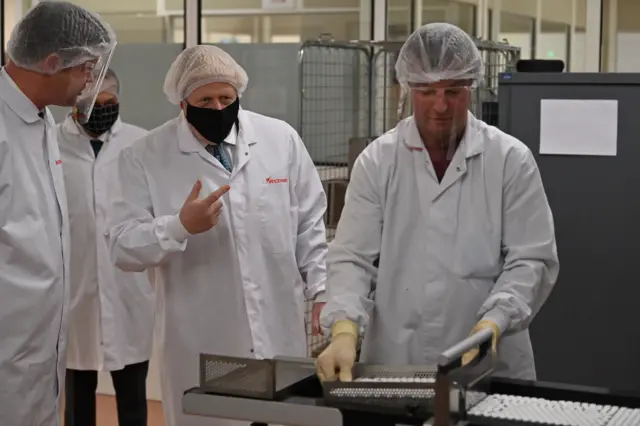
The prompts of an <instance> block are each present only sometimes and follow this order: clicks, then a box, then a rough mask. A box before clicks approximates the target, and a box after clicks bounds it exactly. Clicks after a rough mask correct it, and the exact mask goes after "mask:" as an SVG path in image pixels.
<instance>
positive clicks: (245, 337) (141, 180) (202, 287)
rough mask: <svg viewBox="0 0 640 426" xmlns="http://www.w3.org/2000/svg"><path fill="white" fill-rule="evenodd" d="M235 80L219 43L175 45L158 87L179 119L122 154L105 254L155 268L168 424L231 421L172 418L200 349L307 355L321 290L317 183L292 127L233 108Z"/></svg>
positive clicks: (240, 84)
mask: <svg viewBox="0 0 640 426" xmlns="http://www.w3.org/2000/svg"><path fill="white" fill-rule="evenodd" d="M247 83H248V77H247V74H246V73H245V71H244V70H243V69H242V68H241V67H240V66H239V65H238V64H237V63H236V62H235V61H234V60H233V58H231V57H230V56H229V55H228V54H227V53H225V52H224V51H222V50H221V49H219V48H217V47H215V46H195V47H191V48H188V49H185V50H184V51H183V52H182V53H181V54H180V56H178V58H177V59H176V61H175V62H174V63H173V64H172V66H171V68H170V70H169V72H168V74H167V78H166V80H165V86H164V90H165V93H166V94H167V97H168V98H169V100H170V101H171V102H172V103H175V104H179V105H180V106H181V109H182V112H181V114H180V115H179V116H178V117H177V118H175V119H173V120H171V121H169V122H167V123H165V124H164V125H162V126H160V127H159V128H157V129H154V130H152V131H151V132H150V133H149V135H148V136H146V137H145V138H143V139H142V140H140V141H138V142H137V143H136V144H134V145H133V146H131V147H128V148H126V149H125V150H123V152H122V153H121V154H120V167H119V178H120V179H121V181H122V182H123V183H122V185H119V188H121V190H122V194H121V197H114V208H113V210H112V212H113V219H112V221H111V222H112V223H113V227H112V228H111V230H110V248H111V255H112V257H113V260H114V261H115V263H116V265H117V266H118V267H120V268H122V269H123V270H125V271H143V270H145V269H147V268H149V267H156V269H155V270H156V283H157V287H156V291H157V297H158V298H159V301H158V306H159V309H158V310H157V319H156V320H157V321H158V330H159V336H158V337H159V341H158V345H159V347H160V350H161V368H162V373H161V377H162V379H161V380H162V402H163V407H164V411H165V418H166V423H167V426H200V425H203V426H204V425H206V426H226V425H235V424H242V423H237V422H233V421H228V420H211V419H205V418H202V417H197V416H191V415H185V414H183V413H182V406H181V399H182V395H183V393H184V391H186V390H187V389H189V388H191V387H194V386H198V385H199V375H198V365H199V364H198V361H199V354H201V353H206V354H219V355H229V356H238V357H250V358H253V357H257V358H263V357H265V358H271V357H274V356H277V355H288V356H302V357H304V356H306V353H307V347H306V335H305V324H304V300H305V299H314V298H315V297H317V296H318V295H319V293H321V292H322V291H323V290H324V286H325V278H326V269H325V263H324V262H325V253H326V250H327V243H326V237H325V227H324V222H323V216H324V213H325V210H326V197H325V194H324V190H323V188H322V184H321V182H320V178H319V176H318V173H317V171H316V168H315V167H314V165H313V162H312V161H311V158H310V157H309V154H308V153H307V151H306V149H305V147H304V144H303V143H302V141H301V140H300V137H299V136H298V134H297V133H296V132H295V131H294V130H293V129H292V128H291V126H289V125H288V124H286V123H285V122H283V121H280V120H276V119H273V118H269V117H265V116H263V115H260V114H255V113H252V112H249V111H246V110H244V109H241V108H240V95H241V94H242V92H243V91H244V90H245V88H246V86H247ZM317 315H318V310H317V309H316V316H317Z"/></svg>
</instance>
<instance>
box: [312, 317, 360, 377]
mask: <svg viewBox="0 0 640 426" xmlns="http://www.w3.org/2000/svg"><path fill="white" fill-rule="evenodd" d="M331 336H332V338H331V343H330V344H329V346H328V347H327V349H325V350H324V351H323V352H322V353H321V354H320V356H318V359H317V360H316V372H317V374H318V378H319V379H320V381H323V382H324V381H332V380H335V379H336V372H337V373H338V376H337V378H338V379H339V380H340V381H342V382H350V381H351V380H353V377H352V375H351V369H352V368H353V365H354V364H355V362H356V345H357V342H358V326H357V325H356V324H355V323H353V322H352V321H349V320H342V321H337V322H336V323H335V324H334V325H333V329H332V330H331Z"/></svg>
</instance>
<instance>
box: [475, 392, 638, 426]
mask: <svg viewBox="0 0 640 426" xmlns="http://www.w3.org/2000/svg"><path fill="white" fill-rule="evenodd" d="M469 415H470V417H471V418H472V419H474V418H475V419H478V420H480V419H493V420H505V421H509V422H510V423H512V424H514V423H517V424H518V425H534V424H535V425H545V426H640V409H629V408H625V407H615V406H611V405H598V404H590V403H584V402H575V401H553V400H548V399H542V398H531V397H523V396H513V395H500V394H496V395H489V396H487V397H486V398H484V399H483V400H482V401H481V402H480V403H478V404H477V405H476V406H475V407H473V408H472V409H471V410H470V411H469Z"/></svg>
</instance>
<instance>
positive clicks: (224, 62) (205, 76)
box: [164, 45, 249, 104]
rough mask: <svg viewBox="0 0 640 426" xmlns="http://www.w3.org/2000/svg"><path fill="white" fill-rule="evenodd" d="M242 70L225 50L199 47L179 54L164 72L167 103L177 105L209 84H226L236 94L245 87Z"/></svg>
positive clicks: (246, 78)
mask: <svg viewBox="0 0 640 426" xmlns="http://www.w3.org/2000/svg"><path fill="white" fill-rule="evenodd" d="M248 82H249V77H248V76H247V73H246V72H245V70H244V69H243V68H242V67H241V66H240V65H238V63H237V62H236V61H235V60H234V59H233V58H232V57H231V56H230V55H229V54H228V53H227V52H225V51H224V50H222V49H220V48H219V47H216V46H208V45H198V46H193V47H189V48H187V49H185V50H183V51H182V53H180V55H178V57H177V58H176V60H175V61H173V64H171V67H170V68H169V71H168V72H167V77H166V78H165V80H164V93H165V94H166V95H167V98H169V102H171V103H173V104H179V103H180V102H181V101H182V100H184V99H185V98H186V97H187V96H189V95H190V94H191V92H193V91H194V90H195V89H197V88H198V87H200V86H204V85H205V84H209V83H228V84H230V85H232V86H233V87H234V88H235V89H236V91H237V92H238V95H242V93H243V92H244V91H245V89H246V88H247V84H248Z"/></svg>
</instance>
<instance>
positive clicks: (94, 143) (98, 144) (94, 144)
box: [91, 139, 103, 158]
mask: <svg viewBox="0 0 640 426" xmlns="http://www.w3.org/2000/svg"><path fill="white" fill-rule="evenodd" d="M102 144H103V142H102V141H101V140H100V139H92V140H91V148H93V153H94V154H95V155H96V158H97V157H98V153H99V152H100V149H101V148H102Z"/></svg>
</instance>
